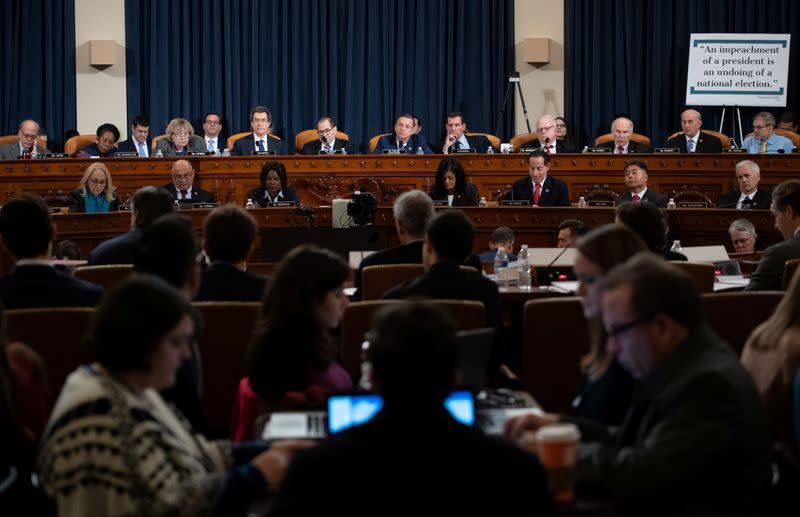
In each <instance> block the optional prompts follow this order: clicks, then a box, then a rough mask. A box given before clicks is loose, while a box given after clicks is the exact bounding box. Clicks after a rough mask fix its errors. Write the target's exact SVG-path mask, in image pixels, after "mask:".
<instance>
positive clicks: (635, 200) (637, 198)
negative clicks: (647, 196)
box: [633, 194, 641, 203]
mask: <svg viewBox="0 0 800 517" xmlns="http://www.w3.org/2000/svg"><path fill="white" fill-rule="evenodd" d="M640 199H641V198H640V197H639V194H634V195H633V202H634V203H638V202H639V200H640Z"/></svg>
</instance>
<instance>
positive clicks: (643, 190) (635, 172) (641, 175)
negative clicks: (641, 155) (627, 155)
mask: <svg viewBox="0 0 800 517" xmlns="http://www.w3.org/2000/svg"><path fill="white" fill-rule="evenodd" d="M625 186H627V187H628V191H627V192H625V193H624V194H622V195H621V196H619V197H618V198H617V204H618V205H621V204H623V203H638V202H640V201H647V202H648V203H653V204H654V205H656V206H657V207H658V208H667V198H666V197H664V196H662V195H661V194H659V193H658V192H656V191H655V190H651V189H649V188H647V164H646V163H645V162H643V161H642V160H628V161H627V162H625Z"/></svg>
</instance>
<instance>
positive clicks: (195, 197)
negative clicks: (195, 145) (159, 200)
mask: <svg viewBox="0 0 800 517" xmlns="http://www.w3.org/2000/svg"><path fill="white" fill-rule="evenodd" d="M170 175H171V176H172V183H169V184H167V185H164V188H165V189H166V190H167V192H169V193H170V195H171V196H172V199H176V200H178V201H179V202H181V203H184V202H187V203H213V202H214V193H213V192H209V191H208V190H203V189H201V188H194V168H193V167H192V164H191V163H189V161H188V160H177V161H176V162H175V163H173V164H172V167H171V168H170Z"/></svg>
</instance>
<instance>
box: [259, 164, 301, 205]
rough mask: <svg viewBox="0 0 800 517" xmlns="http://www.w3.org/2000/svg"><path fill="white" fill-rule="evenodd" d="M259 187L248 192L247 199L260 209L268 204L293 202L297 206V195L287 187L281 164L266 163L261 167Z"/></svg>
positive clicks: (284, 172) (298, 202) (284, 168)
mask: <svg viewBox="0 0 800 517" xmlns="http://www.w3.org/2000/svg"><path fill="white" fill-rule="evenodd" d="M259 179H260V183H261V186H260V187H258V188H255V189H253V190H251V191H250V194H249V197H250V199H252V200H253V202H254V203H257V204H258V205H259V206H260V207H261V208H264V207H266V206H267V204H268V203H278V202H281V201H294V204H295V205H299V204H300V201H299V200H298V199H297V193H296V192H295V191H294V189H293V188H292V187H290V186H289V185H287V180H286V167H284V166H283V164H282V163H281V162H267V163H265V164H264V166H263V167H261V176H260V177H259Z"/></svg>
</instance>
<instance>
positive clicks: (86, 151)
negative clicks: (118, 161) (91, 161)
mask: <svg viewBox="0 0 800 517" xmlns="http://www.w3.org/2000/svg"><path fill="white" fill-rule="evenodd" d="M117 142H119V129H117V126H115V125H114V124H101V125H100V127H98V128H97V140H96V141H95V143H93V144H89V145H87V146H86V147H84V148H82V149H81V150H80V151H78V152H77V153H76V154H75V157H76V158H96V157H97V158H111V157H113V156H114V155H115V154H117V148H116V145H117Z"/></svg>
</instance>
